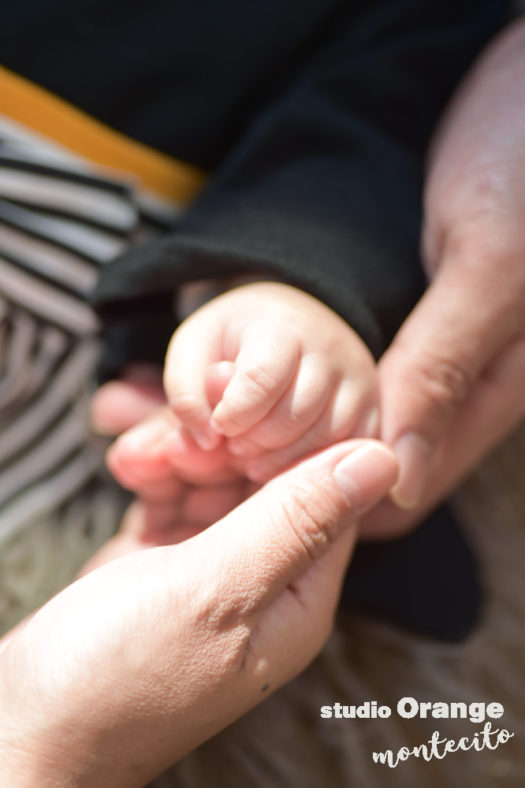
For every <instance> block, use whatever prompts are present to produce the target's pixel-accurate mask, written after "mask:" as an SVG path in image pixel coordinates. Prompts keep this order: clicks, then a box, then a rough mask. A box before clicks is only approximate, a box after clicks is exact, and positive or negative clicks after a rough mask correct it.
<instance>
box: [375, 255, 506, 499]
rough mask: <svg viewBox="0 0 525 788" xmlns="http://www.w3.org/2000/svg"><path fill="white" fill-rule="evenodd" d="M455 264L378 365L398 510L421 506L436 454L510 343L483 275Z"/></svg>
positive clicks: (440, 277) (446, 267) (439, 277)
mask: <svg viewBox="0 0 525 788" xmlns="http://www.w3.org/2000/svg"><path fill="white" fill-rule="evenodd" d="M456 262H457V261H451V262H450V264H449V265H443V266H442V268H441V269H440V270H439V271H438V274H437V277H436V279H435V280H434V281H433V282H432V284H431V285H430V286H429V288H428V290H427V291H426V293H425V295H424V296H423V298H422V299H421V300H420V302H419V303H418V305H417V306H416V308H415V309H414V311H413V312H412V313H411V315H409V317H408V318H407V320H406V321H405V323H404V324H403V326H402V327H401V329H400V330H399V332H398V334H397V336H396V337H395V338H394V341H393V342H392V344H391V346H390V348H389V349H388V350H387V351H386V353H385V354H384V356H383V357H382V359H381V361H380V364H379V374H380V386H381V398H382V432H381V438H382V440H384V441H385V442H386V443H387V444H388V445H390V446H392V447H393V449H394V451H395V453H396V455H397V457H398V459H399V463H400V472H399V477H398V481H397V483H396V485H395V487H394V488H393V489H392V491H391V497H392V499H393V500H394V502H395V503H396V504H397V505H398V506H400V507H401V508H404V509H412V508H415V507H416V506H417V505H418V503H419V502H420V500H421V497H422V495H423V492H424V490H425V487H426V483H427V480H428V475H429V472H430V469H431V465H432V460H433V456H434V454H435V451H436V449H437V447H438V446H439V444H440V442H441V440H442V439H443V437H444V436H445V434H446V432H447V429H448V427H449V425H450V424H451V422H452V421H453V419H454V417H455V416H456V415H457V413H458V411H459V409H460V408H461V407H462V406H463V405H464V404H465V402H466V401H467V400H468V398H469V395H470V393H471V391H472V389H473V387H474V386H475V384H476V381H477V379H478V377H479V375H480V373H481V372H482V371H483V369H484V368H485V367H486V366H487V364H488V362H489V361H490V360H491V359H492V358H493V357H494V356H495V354H496V353H497V352H498V350H499V349H500V348H501V347H502V346H503V345H504V343H505V342H506V341H508V338H509V333H510V326H509V321H508V320H506V319H505V309H504V307H502V304H501V303H498V298H497V296H494V295H492V297H491V294H490V293H488V292H487V286H488V279H489V277H488V276H484V271H483V268H481V270H479V269H478V270H475V266H472V265H470V266H469V265H461V264H459V265H458V264H455V263H456ZM485 274H487V271H485Z"/></svg>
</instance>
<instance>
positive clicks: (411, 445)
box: [390, 432, 432, 509]
mask: <svg viewBox="0 0 525 788" xmlns="http://www.w3.org/2000/svg"><path fill="white" fill-rule="evenodd" d="M394 452H395V454H396V456H397V458H398V460H399V468H400V470H399V479H398V481H397V484H396V485H395V487H394V488H393V489H392V491H391V493H390V497H391V499H392V500H393V502H394V503H395V504H396V505H397V506H399V508H400V509H415V507H416V506H417V505H418V503H419V502H420V500H421V497H422V495H423V491H424V489H425V485H426V483H427V479H428V475H429V472H430V465H431V462H432V447H431V445H430V443H428V441H426V440H425V439H424V438H422V437H421V436H420V435H416V434H415V433H413V432H409V433H407V434H406V435H403V437H402V438H399V440H398V441H397V442H396V443H395V445H394Z"/></svg>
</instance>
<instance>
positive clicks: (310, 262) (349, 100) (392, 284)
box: [96, 0, 506, 377]
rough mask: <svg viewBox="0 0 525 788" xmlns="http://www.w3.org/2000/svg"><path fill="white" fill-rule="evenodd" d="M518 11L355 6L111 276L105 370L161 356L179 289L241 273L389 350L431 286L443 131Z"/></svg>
mask: <svg viewBox="0 0 525 788" xmlns="http://www.w3.org/2000/svg"><path fill="white" fill-rule="evenodd" d="M505 10H506V4H505V3H498V2H497V1H496V0H456V2H454V3H444V2H443V1H442V0H429V1H428V2H425V3H421V2H420V0H389V1H387V0H382V1H379V0H376V2H374V3H370V2H369V0H363V2H361V3H355V2H354V3H351V4H350V3H348V4H345V5H344V7H343V8H342V9H341V12H340V15H339V17H338V18H337V19H335V20H334V24H333V26H332V29H331V30H330V31H324V33H323V38H322V40H321V41H318V42H316V45H315V46H313V47H312V54H311V57H310V58H309V62H308V65H307V67H306V68H303V69H302V70H301V73H300V74H298V75H297V77H296V79H295V81H294V84H293V85H291V86H290V87H289V88H288V90H287V91H286V93H285V94H284V95H282V96H281V97H280V98H279V99H278V100H277V101H275V102H274V103H273V104H272V105H271V106H269V107H267V108H266V109H265V110H264V111H261V113H260V114H259V116H258V118H257V119H256V121H255V122H254V123H253V124H252V126H251V128H250V129H249V131H248V133H247V134H246V135H245V136H244V138H243V139H242V140H240V141H239V143H238V144H237V145H236V146H235V147H234V149H233V152H232V153H231V154H230V155H229V156H228V157H227V160H226V161H224V162H223V163H222V165H221V166H220V167H219V168H218V170H217V171H216V172H215V173H214V175H213V177H212V178H211V181H210V183H209V185H208V187H207V188H206V189H205V191H204V192H203V194H202V195H201V196H200V197H199V199H198V200H197V201H196V202H195V204H194V205H193V206H192V207H191V209H190V210H189V211H188V213H187V214H186V215H185V217H184V218H183V219H182V220H181V222H180V223H179V225H178V226H177V227H176V228H175V230H174V232H173V233H172V234H170V235H169V236H166V237H165V238H163V239H161V240H159V241H157V242H154V243H151V244H148V245H144V246H141V247H137V248H136V249H134V250H132V251H130V252H129V253H127V254H125V255H123V256H122V257H121V258H120V259H118V260H116V261H115V262H114V264H112V265H111V266H109V267H108V268H107V270H106V271H105V272H104V275H103V277H102V279H101V282H100V286H99V288H98V291H97V293H96V305H97V308H98V310H99V313H100V315H101V316H102V319H103V322H104V324H105V326H106V339H107V347H108V353H107V356H106V360H105V365H104V371H103V376H105V377H107V376H110V375H112V374H115V373H116V372H117V370H118V368H119V367H120V366H121V365H122V364H123V363H125V362H126V361H130V360H136V359H139V358H160V357H161V356H162V353H163V352H164V350H165V345H166V341H167V339H168V336H169V333H170V332H171V330H172V329H173V328H174V325H173V316H172V312H171V302H172V293H173V291H174V289H176V288H177V286H179V285H180V284H182V283H184V282H187V281H190V280H195V279H199V278H207V277H216V276H229V275H233V274H239V273H260V274H261V278H264V276H265V275H267V276H277V277H279V278H282V279H283V280H285V281H288V282H290V283H292V284H296V285H298V286H299V287H301V288H303V289H304V290H306V291H308V292H310V293H312V294H314V295H315V296H317V297H318V298H320V299H321V300H322V301H324V302H325V303H327V304H328V305H330V306H331V307H332V308H333V309H335V310H336V311H337V312H338V313H339V314H341V315H342V316H343V317H344V318H345V319H346V320H347V321H348V323H349V324H350V325H351V326H353V327H354V328H355V329H356V331H357V332H358V333H359V334H360V335H361V336H362V337H363V339H364V340H365V341H366V343H367V344H368V346H369V347H370V348H371V350H372V352H373V353H374V354H375V355H376V356H378V355H380V354H381V352H382V351H383V350H384V349H385V347H386V346H387V345H388V343H389V341H390V339H391V338H392V336H393V334H394V333H395V331H396V329H397V328H398V326H399V325H400V323H401V322H402V320H403V318H404V317H405V316H406V315H407V314H408V312H409V311H410V309H411V307H412V306H413V304H414V303H415V301H416V300H417V298H418V296H419V295H420V293H421V291H422V288H423V286H424V282H423V276H422V273H421V266H420V261H419V254H418V245H419V240H418V239H419V228H420V222H421V215H420V203H421V184H422V174H423V162H424V153H425V148H426V145H427V141H428V138H429V135H430V133H431V131H432V128H433V126H434V125H435V123H436V121H437V118H438V116H439V112H440V110H441V109H442V107H443V104H444V102H445V101H446V99H447V97H448V96H449V94H450V92H451V90H452V89H453V88H454V86H455V84H456V83H457V81H458V79H459V78H460V76H461V74H462V73H463V72H464V70H465V69H466V68H467V66H468V65H469V63H470V62H471V61H472V59H473V57H474V56H475V55H476V53H477V52H478V51H479V50H480V48H481V47H482V46H483V44H484V43H485V41H486V40H487V39H488V38H489V37H490V36H491V35H492V34H493V33H494V32H495V31H496V30H497V28H498V26H499V25H500V24H501V23H502V21H503V18H504V13H505ZM270 45H271V42H270Z"/></svg>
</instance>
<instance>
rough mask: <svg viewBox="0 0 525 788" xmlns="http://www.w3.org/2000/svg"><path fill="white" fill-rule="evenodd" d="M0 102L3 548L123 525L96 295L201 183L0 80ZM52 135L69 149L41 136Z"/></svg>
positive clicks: (36, 92) (18, 83)
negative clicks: (98, 390) (108, 449)
mask: <svg viewBox="0 0 525 788" xmlns="http://www.w3.org/2000/svg"><path fill="white" fill-rule="evenodd" d="M2 87H4V88H6V90H2ZM0 96H1V97H2V98H1V99H0V113H1V114H0V544H1V543H2V542H5V541H6V540H7V539H9V538H10V537H11V536H12V535H14V534H16V533H18V532H19V531H20V530H21V529H22V528H24V527H28V526H29V525H31V524H32V523H35V522H38V521H39V520H41V519H43V518H49V516H50V515H51V516H56V518H57V519H59V520H60V521H61V522H62V523H64V524H65V525H66V526H67V521H68V518H71V517H73V518H75V524H76V525H77V526H78V522H77V520H78V518H79V517H81V518H82V519H83V520H84V521H85V523H86V526H87V525H88V524H89V522H90V520H92V519H93V518H97V520H98V518H100V517H102V516H103V517H108V516H109V517H116V511H117V506H118V504H117V500H115V505H112V498H115V490H114V488H113V486H112V485H111V484H110V483H109V482H108V480H107V479H106V477H105V474H104V472H103V462H102V456H101V450H100V448H99V447H98V445H97V444H96V442H94V441H93V438H92V437H91V436H90V433H89V428H88V421H87V414H88V404H89V397H90V394H91V392H92V390H93V381H94V377H95V368H96V364H97V359H98V353H99V347H98V325H97V319H96V316H95V314H94V313H93V311H92V309H91V307H90V305H89V301H88V299H89V295H90V293H91V292H92V290H93V288H94V286H95V284H96V282H97V279H98V276H99V272H100V270H101V268H102V267H103V266H107V265H110V264H111V261H112V260H113V259H114V258H115V257H116V256H117V255H119V254H120V253H122V252H123V251H125V250H126V249H127V248H128V247H129V246H130V245H132V244H133V243H134V242H135V241H136V240H137V239H139V238H140V239H141V240H142V239H143V238H144V236H145V235H147V234H149V233H157V232H159V231H161V232H162V231H165V230H166V229H168V228H169V226H170V225H171V224H172V222H173V220H174V218H176V215H177V213H178V212H180V210H182V209H183V208H184V207H185V205H186V204H187V202H188V200H189V199H190V197H191V196H193V194H194V193H195V192H196V190H197V189H198V186H199V183H200V180H202V176H201V175H199V174H198V173H196V172H195V173H193V172H192V171H191V168H186V166H185V165H181V164H179V163H178V162H176V161H173V160H171V159H167V158H166V157H164V156H162V154H158V155H157V154H156V152H155V151H149V150H148V149H144V148H143V146H139V145H137V144H136V143H134V142H133V141H131V140H126V139H125V138H123V137H121V135H116V134H115V133H114V132H112V131H111V130H108V129H105V128H104V127H101V126H100V125H99V124H97V122H96V121H93V120H92V119H91V118H87V117H86V116H84V115H82V113H78V112H77V110H75V109H74V108H71V107H69V106H68V105H64V104H63V102H61V101H60V100H58V99H56V98H55V97H52V96H49V95H48V94H46V93H45V92H44V91H40V89H39V88H36V87H35V86H32V85H29V84H28V83H26V82H25V81H23V80H20V79H19V78H18V77H16V76H14V75H11V74H10V73H9V72H6V71H5V70H4V69H1V68H0ZM28 102H29V104H28ZM31 106H32V108H33V109H32V111H31ZM28 118H31V119H32V121H34V122H33V123H32V128H28V127H27V120H28ZM20 121H23V123H24V125H22V124H21V122H20ZM42 126H44V127H45V128H44V129H42ZM48 127H53V128H55V129H58V130H59V132H60V135H61V137H62V138H59V139H58V140H57V139H49V137H48V136H42V131H44V133H46V134H47V133H48V131H49V128H48ZM66 132H67V133H69V134H70V135H71V140H72V143H74V144H71V145H68V144H67V143H68V141H67V140H66V139H65V138H64V135H65V134H66ZM82 141H84V143H85V148H86V149H85V151H82V150H81V149H79V147H81V143H82ZM119 143H120V145H119ZM123 162H126V163H128V164H131V165H133V166H131V167H130V169H129V170H128V171H126V172H125V173H122V172H120V173H119V172H118V171H117V170H118V168H119V167H121V166H122V163H123ZM110 167H111V168H110ZM170 184H171V192H170V197H171V199H169V200H167V199H166V198H167V196H168V195H167V192H168V191H169V188H170ZM156 186H157V187H159V188H157V189H156V188H155V187H156Z"/></svg>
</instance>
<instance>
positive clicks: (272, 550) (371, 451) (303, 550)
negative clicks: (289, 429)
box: [193, 440, 398, 616]
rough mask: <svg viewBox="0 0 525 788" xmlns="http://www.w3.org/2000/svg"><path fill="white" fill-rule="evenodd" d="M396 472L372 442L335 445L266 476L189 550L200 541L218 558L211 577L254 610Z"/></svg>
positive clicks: (378, 495) (383, 449) (346, 526)
mask: <svg viewBox="0 0 525 788" xmlns="http://www.w3.org/2000/svg"><path fill="white" fill-rule="evenodd" d="M397 470H398V465H397V461H396V459H395V456H394V454H393V452H392V451H391V450H390V449H389V448H388V447H387V446H385V445H383V444H381V443H380V442H378V441H372V440H352V441H345V442H343V443H339V444H335V445H334V446H332V447H330V448H329V449H326V450H324V451H323V452H320V453H319V454H317V455H315V456H313V457H310V458H309V459H307V460H304V461H303V462H301V463H300V464H298V465H296V466H294V467H293V468H291V469H290V470H288V471H286V472H285V473H282V474H280V475H279V476H277V477H275V478H274V479H272V480H271V481H270V482H268V483H267V484H266V485H264V487H262V488H261V489H260V490H258V491H257V492H256V493H255V494H254V495H253V496H252V497H251V498H249V499H247V500H246V501H244V502H243V503H242V504H241V505H240V506H238V507H237V508H236V509H235V510H233V511H232V512H230V513H229V514H228V515H226V517H224V518H223V519H222V520H221V521H219V522H218V523H216V524H215V525H214V526H212V527H211V528H209V529H207V530H206V531H204V532H202V533H201V534H199V535H198V536H197V537H195V538H194V540H193V542H194V545H195V549H196V550H197V551H198V550H199V549H200V548H199V546H198V542H199V541H200V542H202V548H201V549H202V550H204V549H206V554H207V555H213V556H215V560H216V561H217V562H219V563H220V564H221V565H220V566H216V567H215V571H214V575H215V576H217V577H220V578H225V577H228V578H229V579H230V581H231V586H232V587H231V593H230V595H229V597H230V599H231V598H235V597H236V596H237V595H239V594H241V595H242V596H243V598H248V599H249V600H250V605H249V607H250V610H251V611H252V613H253V614H254V615H256V616H258V615H260V613H261V609H262V608H266V607H267V606H269V605H270V604H271V603H272V601H273V600H274V599H275V598H276V597H277V596H278V595H279V594H280V593H281V592H282V591H283V590H284V589H285V588H286V587H287V586H288V584H290V583H293V582H294V581H295V580H296V579H297V578H298V577H300V576H301V575H303V574H304V573H305V572H306V571H307V570H308V569H309V568H310V567H311V566H312V565H313V564H314V563H316V562H317V561H318V560H319V559H321V558H323V556H324V555H325V554H326V553H328V551H329V550H330V547H331V546H332V545H333V543H334V542H335V541H337V540H338V539H339V537H340V536H341V535H342V534H343V533H344V532H345V531H348V530H351V529H352V528H355V527H356V526H357V523H358V519H359V517H360V516H361V515H362V514H363V513H364V512H365V511H368V510H369V509H370V508H371V507H372V506H374V505H375V504H376V503H377V502H378V501H379V500H381V499H382V498H383V497H384V496H385V495H387V493H388V491H389V490H390V488H391V487H392V485H393V484H394V482H395V480H396V478H397ZM247 566H249V572H246V567H247ZM221 583H223V584H224V580H221Z"/></svg>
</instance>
